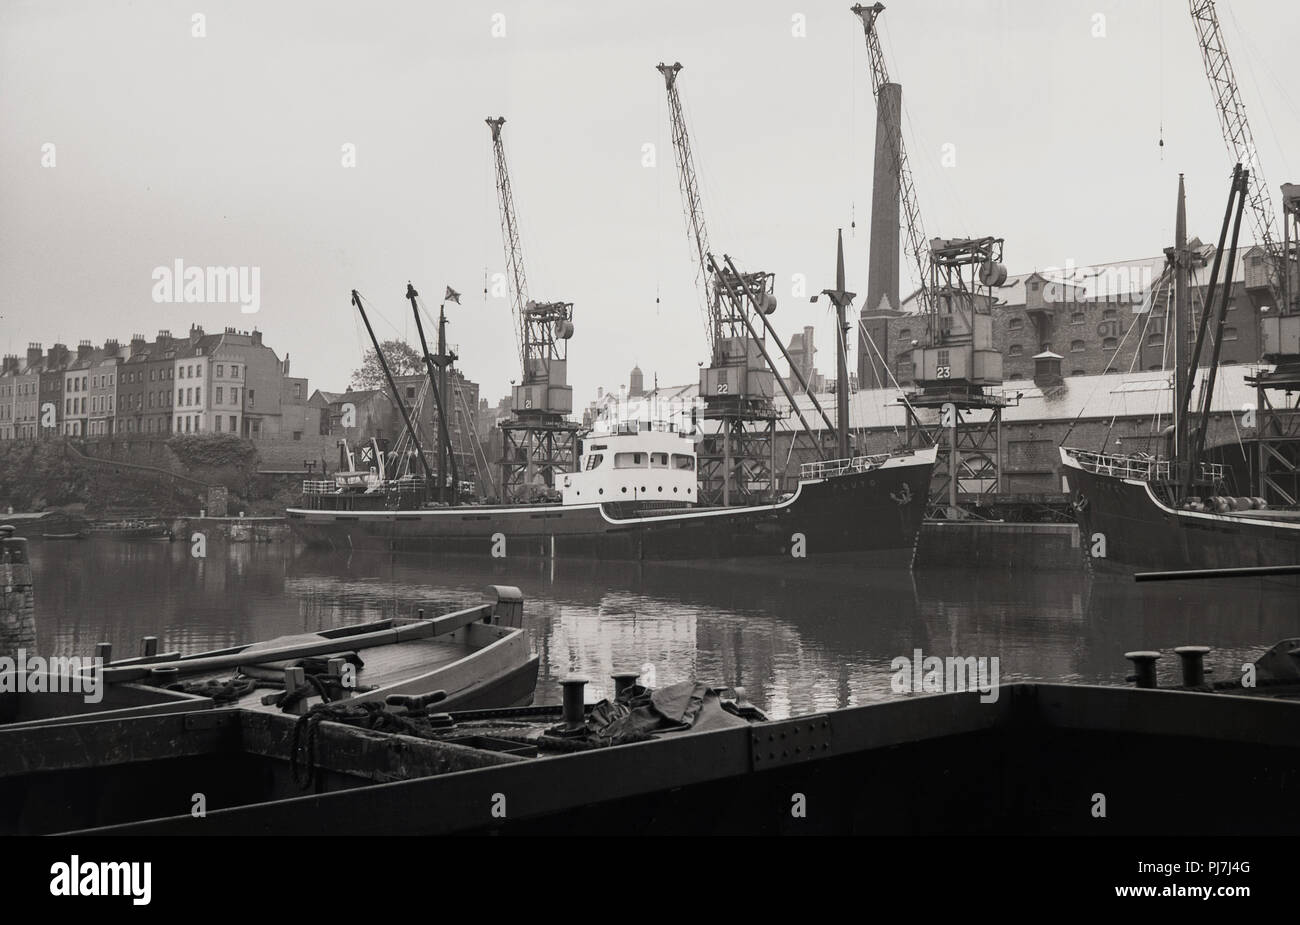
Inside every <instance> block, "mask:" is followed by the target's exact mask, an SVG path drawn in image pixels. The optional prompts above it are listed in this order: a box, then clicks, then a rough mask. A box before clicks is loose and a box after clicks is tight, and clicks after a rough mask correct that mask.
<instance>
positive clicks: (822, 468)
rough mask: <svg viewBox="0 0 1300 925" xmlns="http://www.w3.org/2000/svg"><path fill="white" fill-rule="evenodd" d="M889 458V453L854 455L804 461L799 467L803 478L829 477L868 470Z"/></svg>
mask: <svg viewBox="0 0 1300 925" xmlns="http://www.w3.org/2000/svg"><path fill="white" fill-rule="evenodd" d="M887 459H889V454H888V453H881V454H879V455H876V456H854V457H852V458H851V459H826V460H821V461H819V462H810V463H804V464H803V465H801V466H800V467H799V478H801V479H829V478H834V477H835V476H837V475H845V474H847V473H849V472H866V471H867V470H868V469H874V468H876V467H877V466H879V465H880V464H881V463H883V462H884V461H885V460H887Z"/></svg>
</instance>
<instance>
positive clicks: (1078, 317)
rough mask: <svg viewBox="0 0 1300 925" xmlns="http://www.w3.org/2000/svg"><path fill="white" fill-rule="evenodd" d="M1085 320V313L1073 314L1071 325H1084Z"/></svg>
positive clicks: (1071, 315) (1071, 314)
mask: <svg viewBox="0 0 1300 925" xmlns="http://www.w3.org/2000/svg"><path fill="white" fill-rule="evenodd" d="M1083 318H1084V315H1083V312H1071V313H1070V324H1083Z"/></svg>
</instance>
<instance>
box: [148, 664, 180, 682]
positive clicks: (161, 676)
mask: <svg viewBox="0 0 1300 925" xmlns="http://www.w3.org/2000/svg"><path fill="white" fill-rule="evenodd" d="M180 676H181V670H180V669H179V668H174V667H162V666H160V667H158V668H150V669H149V683H150V684H152V685H153V686H154V687H166V686H167V685H169V684H175V683H176V682H177V681H178V680H179V679H180Z"/></svg>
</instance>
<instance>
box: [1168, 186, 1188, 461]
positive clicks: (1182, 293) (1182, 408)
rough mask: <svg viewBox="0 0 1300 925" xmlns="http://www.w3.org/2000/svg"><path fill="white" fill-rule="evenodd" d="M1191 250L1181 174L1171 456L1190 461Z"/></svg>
mask: <svg viewBox="0 0 1300 925" xmlns="http://www.w3.org/2000/svg"><path fill="white" fill-rule="evenodd" d="M1188 258H1189V255H1188V253H1187V201H1186V196H1185V191H1184V188H1183V175H1182V174H1181V173H1180V174H1179V175H1178V211H1177V214H1176V216H1175V218H1174V247H1173V253H1172V255H1171V259H1172V260H1173V265H1174V310H1173V316H1174V317H1173V328H1174V330H1173V337H1174V409H1175V417H1174V442H1173V447H1172V451H1171V453H1170V457H1171V458H1172V459H1175V460H1178V461H1179V462H1184V463H1186V462H1188V461H1189V460H1188V458H1187V450H1188V448H1189V443H1188V440H1187V393H1188V390H1189V389H1190V387H1191V386H1190V382H1189V381H1188V377H1187V370H1186V366H1187V343H1186V340H1187V336H1186V334H1185V333H1184V331H1185V330H1186V325H1185V322H1184V316H1185V315H1186V313H1187V309H1188V305H1187V291H1188V286H1187V273H1188V269H1189V266H1190V260H1189V259H1188Z"/></svg>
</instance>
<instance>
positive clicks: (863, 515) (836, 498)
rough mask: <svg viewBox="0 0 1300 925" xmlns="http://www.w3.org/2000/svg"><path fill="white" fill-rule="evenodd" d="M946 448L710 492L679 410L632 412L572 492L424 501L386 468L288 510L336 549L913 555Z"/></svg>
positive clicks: (590, 451)
mask: <svg viewBox="0 0 1300 925" xmlns="http://www.w3.org/2000/svg"><path fill="white" fill-rule="evenodd" d="M936 452H937V451H936V450H935V449H934V448H928V449H923V450H917V451H915V452H904V453H888V454H880V455H870V456H856V457H852V458H845V459H838V460H828V461H822V462H815V463H809V464H806V465H804V466H802V467H801V469H800V477H799V480H798V483H797V485H796V486H795V488H794V490H793V491H791V492H789V493H788V494H787V495H786V496H785V497H782V498H780V499H778V500H775V501H773V502H772V503H765V504H751V505H744V506H733V507H714V506H700V505H697V504H696V496H697V492H698V484H697V473H696V453H695V444H694V442H693V440H692V438H691V437H690V436H689V435H688V434H684V433H682V432H680V431H678V430H676V429H674V427H673V425H671V424H659V425H656V424H653V423H651V422H645V421H640V422H636V421H634V422H623V423H621V424H619V425H618V426H616V427H613V428H611V429H610V431H609V432H607V433H599V432H593V433H591V434H588V435H587V436H586V437H585V438H583V440H582V445H581V452H580V454H579V459H580V461H581V470H580V471H577V472H572V473H569V474H567V475H565V476H563V479H562V485H561V493H562V496H561V500H560V501H559V503H549V504H524V505H459V506H449V505H444V506H437V507H431V506H424V505H422V504H421V503H420V499H421V495H422V492H421V491H420V488H419V486H420V485H421V484H422V483H421V482H420V480H419V479H415V478H411V477H409V476H408V477H407V478H406V479H404V480H403V479H397V480H387V479H385V478H383V477H382V473H381V472H380V471H378V470H376V471H375V472H374V473H372V474H370V475H369V476H368V477H367V476H362V477H361V478H360V481H358V475H357V473H354V472H344V473H340V474H339V475H338V476H337V477H336V479H335V481H333V482H330V481H315V482H308V483H306V484H305V485H304V490H303V495H302V503H301V505H300V506H299V507H294V508H289V509H288V510H287V511H286V516H287V518H288V522H289V525H290V528H291V530H292V531H293V533H294V535H295V536H297V537H298V538H300V539H301V540H303V541H305V542H306V543H307V544H308V545H312V546H321V547H328V548H332V549H336V550H369V551H381V552H396V553H420V554H442V553H465V554H470V555H483V556H494V557H497V558H506V557H516V556H528V557H581V558H589V559H624V560H626V559H631V560H638V559H656V560H702V559H703V560H715V559H731V558H751V557H768V558H773V559H785V560H794V561H798V560H802V559H814V558H815V559H826V560H840V561H846V562H852V563H858V564H864V565H881V566H903V567H906V566H908V565H910V563H911V559H912V554H913V552H914V550H915V546H916V538H917V535H918V532H919V530H920V526H921V520H922V518H923V516H924V514H925V502H926V498H927V497H928V494H929V489H930V476H931V473H932V472H933V470H934V464H935V456H936ZM381 456H382V454H378V453H375V454H371V458H376V457H381Z"/></svg>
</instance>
